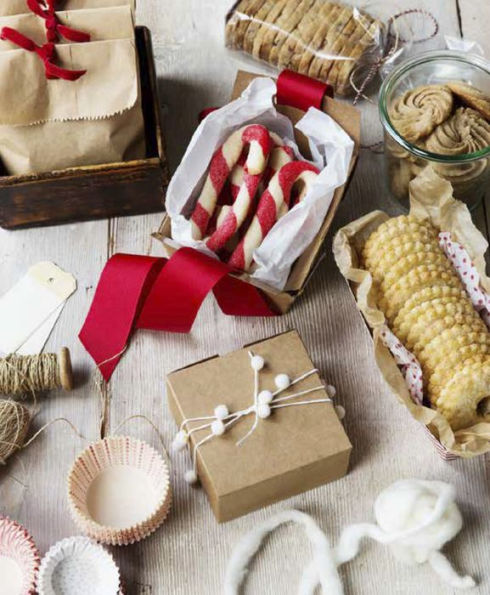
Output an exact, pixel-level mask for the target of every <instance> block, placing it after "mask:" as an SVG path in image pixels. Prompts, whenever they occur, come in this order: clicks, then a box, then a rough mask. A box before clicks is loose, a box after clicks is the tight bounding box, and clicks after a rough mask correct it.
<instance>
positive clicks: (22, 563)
mask: <svg viewBox="0 0 490 595" xmlns="http://www.w3.org/2000/svg"><path fill="white" fill-rule="evenodd" d="M0 556H1V557H5V558H11V559H12V560H13V561H14V562H16V563H17V565H18V566H19V569H20V571H21V573H22V588H21V591H20V595H35V592H36V591H35V585H36V577H37V573H38V570H39V563H40V558H39V553H38V551H37V548H36V545H35V543H34V541H33V539H32V537H31V536H30V535H29V533H28V532H27V531H26V529H24V527H22V525H19V524H18V523H16V522H15V521H12V520H10V519H9V518H8V517H4V516H0ZM0 580H5V577H3V576H1V577H0Z"/></svg>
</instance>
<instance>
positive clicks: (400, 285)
mask: <svg viewBox="0 0 490 595" xmlns="http://www.w3.org/2000/svg"><path fill="white" fill-rule="evenodd" d="M434 285H445V286H449V287H456V288H458V289H461V288H462V283H461V281H460V279H459V277H458V276H457V275H456V273H453V272H452V271H448V270H447V269H446V268H443V267H437V266H436V265H434V266H432V265H420V266H418V267H415V268H414V269H412V270H411V271H410V272H409V273H407V274H406V275H404V276H403V277H400V279H399V280H398V281H397V282H396V283H394V284H393V285H392V286H391V287H390V289H389V290H388V291H387V292H386V293H385V294H384V295H383V297H382V298H381V299H380V306H381V308H382V310H383V311H385V312H391V311H392V310H393V311H398V310H400V309H401V307H402V305H403V304H404V303H405V302H406V301H407V300H408V299H410V297H411V296H412V295H413V294H414V293H415V292H416V291H419V290H421V289H424V287H430V286H434Z"/></svg>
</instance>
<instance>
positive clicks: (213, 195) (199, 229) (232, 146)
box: [191, 124, 273, 240]
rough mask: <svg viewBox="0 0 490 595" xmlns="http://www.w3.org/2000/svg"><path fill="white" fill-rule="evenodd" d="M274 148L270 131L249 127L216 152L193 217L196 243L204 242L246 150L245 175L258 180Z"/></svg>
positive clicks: (227, 141)
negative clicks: (226, 188)
mask: <svg viewBox="0 0 490 595" xmlns="http://www.w3.org/2000/svg"><path fill="white" fill-rule="evenodd" d="M272 146H273V142H272V140H271V137H270V134H269V131H268V130H267V128H265V126H261V125H260V124H250V125H248V126H244V127H242V128H240V129H239V130H237V131H235V132H234V133H233V134H231V135H230V136H229V137H228V139H227V140H226V141H225V142H224V143H223V144H222V145H221V147H220V148H219V149H218V150H217V151H216V152H215V154H214V155H213V158H212V159H211V164H210V166H209V171H208V175H207V177H206V180H205V182H204V186H203V188H202V190H201V193H200V194H199V197H198V199H197V202H196V206H195V208H194V211H193V213H192V215H191V221H192V237H193V238H194V239H196V240H201V239H202V238H204V237H205V236H206V233H207V230H208V226H209V221H210V219H211V217H212V215H213V213H214V210H215V207H216V204H217V201H218V197H219V195H220V193H221V191H222V190H223V187H224V185H225V182H226V180H227V179H228V178H229V176H230V172H231V171H232V169H233V167H234V166H235V164H236V163H237V162H238V160H239V158H240V155H241V154H242V152H243V149H244V148H245V147H248V155H247V160H246V163H245V171H246V172H247V174H249V175H250V176H257V175H259V174H262V173H263V172H264V171H265V168H266V166H267V160H268V158H269V154H270V152H271V150H272ZM235 202H236V201H235Z"/></svg>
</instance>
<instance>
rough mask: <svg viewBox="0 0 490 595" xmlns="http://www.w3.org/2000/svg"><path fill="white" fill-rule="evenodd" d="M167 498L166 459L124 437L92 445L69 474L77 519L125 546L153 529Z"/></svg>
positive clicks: (99, 536)
mask: <svg viewBox="0 0 490 595" xmlns="http://www.w3.org/2000/svg"><path fill="white" fill-rule="evenodd" d="M118 474H122V476H121V475H119V476H118ZM133 476H134V479H133ZM135 490H139V493H137V492H136V491H135ZM171 499H172V491H171V486H170V475H169V469H168V465H167V463H166V462H165V461H164V460H163V458H162V457H161V455H160V454H159V453H158V452H157V451H156V450H155V449H154V448H152V447H151V446H150V445H149V444H147V443H146V442H142V441H140V440H136V439H134V438H130V437H127V436H113V437H108V438H104V439H103V440H100V441H99V442H95V443H93V444H91V445H90V446H89V447H88V448H87V449H86V450H84V451H83V452H82V453H81V454H80V455H79V457H78V458H77V459H76V461H75V462H74V464H73V466H72V468H71V471H70V473H69V476H68V501H69V506H70V512H71V514H72V517H73V519H74V521H75V523H76V524H77V526H78V527H79V528H80V530H81V531H82V532H83V533H85V534H86V535H88V536H89V537H92V538H93V539H95V540H96V541H99V542H102V543H105V544H111V545H128V544H130V543H135V542H136V541H140V540H141V539H144V538H145V537H147V536H148V535H150V534H151V533H153V531H155V530H156V529H157V528H158V527H159V526H160V525H161V524H162V523H163V521H164V520H165V518H166V517H167V515H168V512H169V509H170V504H171ZM145 509H146V510H145ZM114 515H118V517H117V518H116V517H115V516H114ZM126 519H127V521H126Z"/></svg>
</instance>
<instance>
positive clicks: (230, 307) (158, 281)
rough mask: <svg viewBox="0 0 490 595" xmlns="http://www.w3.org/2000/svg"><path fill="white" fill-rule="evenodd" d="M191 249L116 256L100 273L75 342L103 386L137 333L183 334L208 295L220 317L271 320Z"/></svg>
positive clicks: (248, 293) (225, 269)
mask: <svg viewBox="0 0 490 595" xmlns="http://www.w3.org/2000/svg"><path fill="white" fill-rule="evenodd" d="M231 271H232V269H231V268H230V267H229V266H228V265H226V264H224V263H222V262H220V261H218V260H216V259H214V258H211V257H210V256H207V255H206V254H202V253H201V252H198V251H197V250H193V249H192V248H181V249H180V250H178V251H177V252H175V254H174V255H173V256H172V257H171V258H169V259H166V258H155V257H153V256H138V255H134V254H116V255H115V256H113V257H112V258H111V259H110V260H109V261H108V262H107V264H106V266H105V267H104V270H103V271H102V275H101V276H100V280H99V284H98V286H97V290H96V292H95V296H94V299H93V302H92V305H91V307H90V310H89V313H88V315H87V318H86V320H85V323H84V325H83V328H82V330H81V331H80V334H79V338H80V341H81V342H82V343H83V345H84V346H85V349H86V350H87V351H88V352H89V353H90V355H91V356H92V358H93V359H94V361H95V363H96V364H97V366H98V367H99V369H100V371H101V372H102V375H103V376H104V378H105V380H106V381H108V380H109V379H110V377H111V376H112V373H113V372H114V370H115V368H116V366H117V364H118V362H119V360H120V358H121V356H122V353H123V351H124V349H125V346H126V345H127V343H128V341H129V338H130V336H131V333H132V331H133V330H135V329H138V328H143V329H151V330H159V331H170V332H173V333H188V332H189V331H190V330H191V328H192V325H193V323H194V320H195V318H196V316H197V313H198V312H199V308H200V307H201V304H202V302H203V301H204V298H205V297H206V296H207V295H208V293H209V292H210V291H212V292H213V293H214V297H215V298H216V301H217V302H218V305H219V306H220V308H221V310H222V311H223V312H224V313H225V314H230V315H234V316H275V315H276V312H274V310H272V308H271V307H270V306H269V304H268V303H267V301H266V299H265V297H264V295H263V294H262V292H261V291H260V290H259V289H257V288H256V287H254V286H253V285H250V284H249V283H245V282H243V281H240V279H237V278H235V277H232V276H230V274H229V273H230V272H231Z"/></svg>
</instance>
